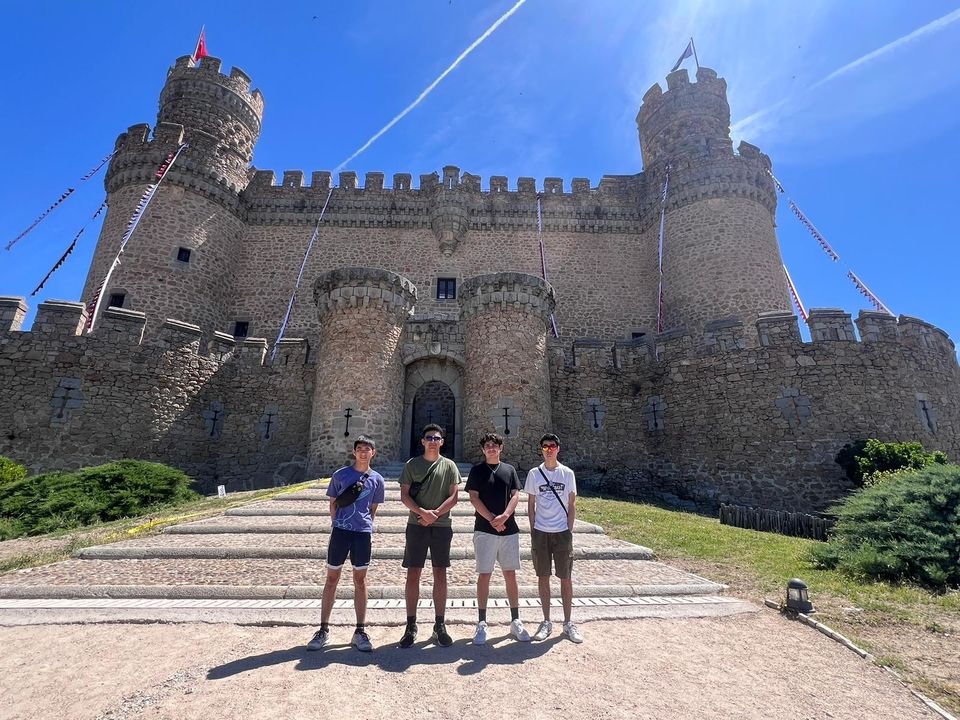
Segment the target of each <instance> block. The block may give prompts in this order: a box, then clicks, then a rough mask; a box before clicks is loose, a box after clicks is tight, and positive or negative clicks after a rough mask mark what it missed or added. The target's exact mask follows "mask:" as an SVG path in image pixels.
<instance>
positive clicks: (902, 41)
mask: <svg viewBox="0 0 960 720" xmlns="http://www.w3.org/2000/svg"><path fill="white" fill-rule="evenodd" d="M957 20H960V8H958V9H956V10H954V11H953V12H950V13H947V14H946V15H944V16H943V17H940V18H937V19H936V20H934V21H932V22H929V23H927V24H926V25H924V26H923V27H920V28H917V29H916V30H914V31H913V32H912V33H908V34H907V35H904V36H903V37H899V38H897V39H896V40H893V41H892V42H889V43H887V44H886V45H884V46H883V47H881V48H877V49H876V50H873V51H872V52H868V53H867V54H866V55H862V56H860V57H858V58H857V59H856V60H854V61H852V62H849V63H847V64H846V65H844V66H843V67H840V68H837V69H836V70H834V71H833V72H832V73H830V74H829V75H827V76H826V77H823V78H821V79H819V80H817V81H816V82H815V83H813V84H812V85H809V86H808V87H806V88H804V89H803V90H801V91H800V93H799V94H801V95H802V94H803V93H807V92H810V91H811V90H814V89H816V88H818V87H820V86H821V85H825V84H826V83H828V82H830V81H831V80H834V79H836V78H838V77H840V76H841V75H846V74H847V73H849V72H850V71H852V70H854V69H855V68H858V67H860V66H861V65H865V64H866V63H869V62H873V61H874V60H876V59H877V58H879V57H882V56H883V55H886V54H887V53H890V52H893V51H894V50H896V49H898V48H900V47H902V46H903V45H906V44H908V43H911V42H913V41H914V40H916V39H917V38H920V37H922V36H924V35H929V34H930V33H933V32H937V31H938V30H942V29H943V28H945V27H947V25H950V24H952V23H955V22H956V21H957ZM790 99H791V98H790V97H785V98H783V99H781V100H778V101H777V102H775V103H773V104H772V105H770V106H768V107H765V108H764V109H763V110H758V111H757V112H755V113H753V114H752V115H748V116H747V117H745V118H744V119H743V120H739V121H737V123H736V124H735V125H734V126H733V127H732V128H731V131H732V132H734V133H736V132H739V131H740V129H742V128H743V127H745V126H747V125H749V124H750V123H751V122H753V121H754V120H756V119H757V118H760V117H763V116H764V115H768V114H770V113H771V112H773V111H774V110H776V109H777V108H779V107H781V106H782V105H784V104H785V103H786V102H787V101H788V100H790Z"/></svg>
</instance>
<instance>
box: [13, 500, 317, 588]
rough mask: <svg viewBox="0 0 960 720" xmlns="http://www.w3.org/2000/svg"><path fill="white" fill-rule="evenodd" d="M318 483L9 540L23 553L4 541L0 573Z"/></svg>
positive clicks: (209, 515) (130, 537) (148, 533)
mask: <svg viewBox="0 0 960 720" xmlns="http://www.w3.org/2000/svg"><path fill="white" fill-rule="evenodd" d="M314 482H315V481H310V482H305V483H299V484H297V485H288V486H285V487H281V488H269V489H267V490H253V491H249V492H239V493H230V494H229V495H227V496H226V497H225V498H219V497H216V496H213V497H208V498H201V499H198V500H191V501H189V502H186V503H182V504H178V505H172V506H168V507H163V508H157V509H155V510H154V511H152V512H150V513H148V514H146V515H141V516H139V517H132V518H124V519H122V520H115V521H113V522H106V523H97V524H95V525H91V526H88V527H85V528H82V529H79V530H78V529H74V530H59V531H57V532H53V533H49V534H47V535H42V536H35V537H30V538H19V539H16V540H11V541H9V543H10V544H11V545H13V544H14V543H15V544H16V547H23V548H25V549H24V550H23V551H22V552H10V553H6V554H4V553H3V552H2V551H3V549H4V543H0V574H2V573H5V572H11V571H13V570H23V569H25V568H30V567H37V566H38V565H47V564H49V563H52V562H59V561H61V560H66V559H68V558H69V557H70V556H71V555H73V554H74V553H76V552H77V551H78V550H81V549H83V548H85V547H91V546H93V545H106V544H108V543H113V542H118V541H120V540H131V539H133V538H136V537H144V536H147V535H155V534H157V533H159V532H161V531H162V530H163V529H164V528H165V527H168V526H170V525H177V524H179V523H184V522H191V521H193V520H202V519H203V518H207V517H212V516H214V515H219V514H221V513H222V512H224V511H225V510H229V509H230V508H234V507H239V506H241V505H247V504H248V503H251V502H257V501H260V500H270V499H272V498H277V497H281V496H283V495H287V494H290V493H294V492H299V491H301V490H305V489H306V488H308V487H310V486H311V485H313V484H314Z"/></svg>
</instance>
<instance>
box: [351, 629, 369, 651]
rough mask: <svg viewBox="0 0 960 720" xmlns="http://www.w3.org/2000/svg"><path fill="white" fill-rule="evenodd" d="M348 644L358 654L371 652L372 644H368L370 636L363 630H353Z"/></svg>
mask: <svg viewBox="0 0 960 720" xmlns="http://www.w3.org/2000/svg"><path fill="white" fill-rule="evenodd" d="M350 644H351V645H353V646H354V647H355V648H356V649H357V650H359V651H360V652H370V651H371V650H373V643H371V642H370V636H369V635H367V634H366V633H365V632H364V631H363V630H354V632H353V639H352V640H351V641H350Z"/></svg>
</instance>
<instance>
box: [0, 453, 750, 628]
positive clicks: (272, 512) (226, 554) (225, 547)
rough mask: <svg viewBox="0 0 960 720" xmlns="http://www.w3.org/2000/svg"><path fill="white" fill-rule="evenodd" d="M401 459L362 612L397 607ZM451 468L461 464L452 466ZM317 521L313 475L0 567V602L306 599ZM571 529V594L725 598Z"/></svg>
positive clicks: (312, 595)
mask: <svg viewBox="0 0 960 720" xmlns="http://www.w3.org/2000/svg"><path fill="white" fill-rule="evenodd" d="M401 467H402V466H388V467H385V468H378V470H379V471H380V472H381V473H383V474H384V476H385V477H388V480H387V492H386V499H385V502H384V503H383V504H382V505H381V506H380V509H379V511H378V513H377V518H376V522H375V533H374V538H373V562H372V564H371V568H370V572H369V576H368V589H369V597H370V602H369V608H370V611H371V618H370V619H371V621H372V622H378V621H389V622H394V621H399V620H401V619H402V617H403V584H404V578H405V570H404V569H403V568H402V567H401V566H400V560H401V558H402V557H403V543H404V535H403V533H404V528H405V526H406V523H407V510H406V508H404V507H403V506H402V505H401V503H400V490H399V485H398V484H397V482H396V477H398V476H399V472H400V469H401ZM461 472H463V473H464V474H465V472H466V470H465V468H464V467H463V466H462V467H461ZM451 514H452V518H453V530H454V536H453V545H452V549H451V559H452V567H451V568H450V571H449V597H450V601H449V604H450V607H451V608H461V609H462V608H470V607H474V606H475V603H476V601H475V582H476V575H475V570H474V562H473V542H472V539H473V508H472V506H471V505H470V502H469V499H468V496H467V493H466V492H464V491H461V492H460V500H459V502H458V504H457V505H456V506H455V507H454V508H453V511H452V513H451ZM517 515H518V522H519V524H520V528H521V533H522V534H521V553H522V558H523V567H522V568H521V570H520V571H519V572H518V580H519V583H520V595H521V604H522V605H524V606H527V607H530V606H539V600H538V595H537V584H536V583H537V579H536V577H535V576H534V574H533V566H532V563H531V561H530V536H529V533H528V532H527V527H528V526H527V520H526V503H525V502H523V501H521V502H520V504H519V505H518V508H517ZM329 532H330V517H329V507H328V499H327V497H326V494H325V488H324V487H323V486H320V485H317V486H313V487H310V488H309V489H306V490H304V491H300V492H297V493H292V494H287V495H283V496H281V497H279V498H277V499H273V500H268V501H262V502H257V503H252V504H250V505H246V506H242V507H238V508H234V509H232V510H228V511H227V512H226V513H224V514H223V515H220V516H216V517H212V518H206V519H203V520H198V521H195V522H188V523H184V524H181V525H175V526H171V527H168V528H167V529H166V530H165V531H164V532H163V533H162V534H159V535H154V536H150V537H142V538H136V539H132V540H126V541H120V542H116V543H112V544H109V545H102V546H97V547H89V548H85V549H83V550H80V551H79V552H78V553H77V554H76V555H75V556H74V558H72V559H70V560H66V561H63V562H59V563H54V564H51V565H46V566H42V567H37V568H30V569H27V570H21V571H18V572H13V573H8V574H6V575H3V576H0V610H2V609H4V608H14V607H16V608H24V607H30V608H45V607H81V606H82V607H101V608H103V607H133V606H137V607H143V606H144V605H143V603H144V602H149V603H150V607H230V606H231V605H230V604H229V603H230V602H235V603H236V602H237V601H242V603H245V604H244V605H243V607H254V606H256V607H264V608H305V607H318V606H319V599H320V597H321V594H322V589H323V581H324V576H325V562H324V561H325V559H326V546H327V538H328V537H329ZM574 532H575V537H574V547H575V553H576V561H575V564H574V592H575V603H576V604H577V605H580V606H596V607H610V608H613V607H616V608H620V609H621V610H623V609H626V608H628V607H638V606H649V605H652V604H657V603H660V604H674V605H676V604H686V605H691V604H693V605H703V606H705V605H717V604H722V603H725V602H735V601H734V599H732V598H726V597H725V596H722V595H721V593H722V590H723V586H721V585H719V584H717V583H714V582H711V581H709V580H706V579H704V578H701V577H697V576H695V575H691V574H689V573H685V572H682V571H680V570H677V569H675V568H672V567H670V566H668V565H664V564H662V563H659V562H656V561H654V559H653V552H652V551H651V550H649V549H648V548H644V547H640V546H637V545H633V544H631V543H627V542H624V541H621V540H615V539H613V538H610V537H608V536H607V535H606V534H604V532H603V529H602V528H601V527H599V526H597V525H593V524H591V523H587V522H582V521H577V523H576V526H575V528H574ZM554 583H555V588H554V590H555V592H554V595H555V596H556V597H557V598H558V597H559V585H558V584H556V580H555V579H554ZM352 592H353V588H352V581H351V576H350V573H349V572H348V571H345V572H344V574H343V578H342V580H341V582H340V585H339V587H338V598H339V601H338V603H337V605H338V607H341V608H343V609H346V608H348V607H350V606H351V599H352ZM431 592H432V586H431V574H430V573H429V572H425V573H424V574H423V582H422V584H421V600H420V606H421V607H429V606H431V605H432V600H431V599H430V598H431ZM490 597H491V601H490V606H491V607H497V606H498V605H504V604H505V603H506V600H505V599H504V598H505V593H504V587H503V584H502V579H501V578H500V575H499V571H497V572H495V573H494V577H493V583H492V585H491V593H490ZM124 603H127V604H126V605H125V604H124ZM131 603H134V604H131ZM137 603H139V604H137ZM185 603H186V605H185ZM224 603H227V604H224ZM251 603H253V605H251ZM257 603H260V605H257Z"/></svg>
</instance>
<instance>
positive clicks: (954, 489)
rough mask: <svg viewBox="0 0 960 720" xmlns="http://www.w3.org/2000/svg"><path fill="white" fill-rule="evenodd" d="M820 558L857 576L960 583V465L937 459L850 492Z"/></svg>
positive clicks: (816, 554) (935, 583) (824, 563)
mask: <svg viewBox="0 0 960 720" xmlns="http://www.w3.org/2000/svg"><path fill="white" fill-rule="evenodd" d="M831 512H832V513H834V514H835V515H836V517H837V522H836V525H834V527H833V530H832V531H831V533H830V539H829V540H828V541H827V543H826V544H824V545H821V546H819V547H817V548H815V549H814V551H813V555H814V561H815V562H816V563H817V564H818V565H820V566H821V567H826V568H835V569H838V570H840V571H842V572H844V573H846V574H848V575H851V576H853V577H856V578H871V579H875V580H887V581H891V582H912V583H916V584H919V585H924V586H927V587H931V588H935V589H943V588H946V587H950V586H960V466H957V465H941V464H933V465H929V466H928V467H925V468H923V469H921V470H911V471H901V472H900V473H897V474H896V475H895V476H893V477H890V478H888V479H886V480H885V481H884V482H880V483H877V484H874V485H871V486H869V487H866V488H864V489H863V490H859V491H857V492H855V493H854V494H852V495H850V496H849V497H848V498H847V499H846V500H844V501H843V502H841V503H839V504H838V505H835V506H834V507H833V508H831Z"/></svg>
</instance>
